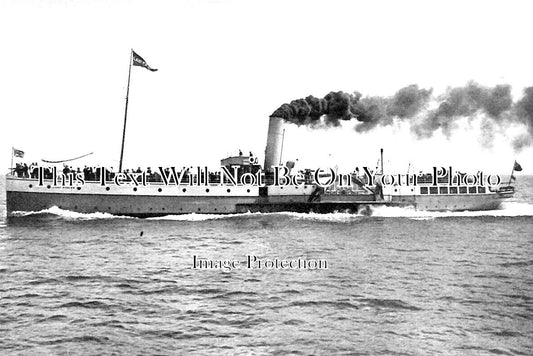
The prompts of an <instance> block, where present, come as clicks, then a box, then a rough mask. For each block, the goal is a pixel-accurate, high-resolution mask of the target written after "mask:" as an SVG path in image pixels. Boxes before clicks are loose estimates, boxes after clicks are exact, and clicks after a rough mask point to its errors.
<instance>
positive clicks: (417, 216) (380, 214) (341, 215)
mask: <svg viewBox="0 0 533 356" xmlns="http://www.w3.org/2000/svg"><path fill="white" fill-rule="evenodd" d="M49 215H53V216H57V217H59V218H63V219H67V220H97V219H136V218H134V217H129V216H121V215H112V214H109V213H100V212H97V213H78V212H74V211H70V210H64V209H60V208H58V207H56V206H54V207H52V208H49V209H44V210H41V211H14V212H11V213H10V215H9V216H10V217H33V216H37V217H38V216H49ZM260 216H282V217H283V216H285V217H288V218H291V219H298V220H313V221H324V222H354V221H361V220H363V219H365V220H366V219H373V218H408V219H412V220H431V219H436V218H454V217H481V216H493V217H519V216H533V204H529V203H520V202H504V203H502V206H501V209H498V210H483V211H468V210H467V211H424V210H416V209H414V208H413V207H393V206H373V207H371V213H370V214H369V213H368V212H365V213H364V214H353V213H345V212H335V213H329V214H319V213H295V212H278V213H257V212H256V213H251V212H248V213H241V214H196V213H191V214H180V215H165V216H160V217H152V218H147V219H146V220H170V221H191V222H195V221H208V220H224V219H236V218H238V219H242V218H254V217H260Z"/></svg>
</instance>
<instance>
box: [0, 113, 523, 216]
mask: <svg viewBox="0 0 533 356" xmlns="http://www.w3.org/2000/svg"><path fill="white" fill-rule="evenodd" d="M283 140H284V131H283V119H281V118H277V117H270V119H269V127H268V133H267V143H266V149H265V160H264V165H263V167H261V165H260V164H259V163H258V161H257V158H256V157H254V156H253V155H251V154H250V155H249V156H246V155H243V154H242V153H240V154H239V155H235V156H231V157H227V158H225V159H223V160H222V161H221V168H222V171H221V172H215V173H212V172H208V171H207V170H205V171H204V170H200V169H199V170H198V171H194V170H191V171H188V170H186V171H180V172H178V173H177V174H176V175H173V174H172V172H169V171H168V169H167V171H161V174H150V176H149V179H148V180H147V179H146V176H142V177H141V175H138V176H134V175H129V176H128V175H125V174H123V173H122V172H117V173H113V172H106V171H105V170H102V169H100V170H99V171H98V173H97V175H96V176H95V177H90V178H93V179H84V178H87V177H83V176H82V177H78V178H80V179H79V181H82V182H83V184H77V183H75V182H73V181H74V180H73V179H72V178H71V179H70V181H69V180H68V179H66V177H62V179H61V180H60V184H58V179H57V177H56V176H55V172H54V177H52V176H50V175H46V174H45V175H44V176H41V177H37V176H35V175H33V178H30V177H28V176H26V177H19V176H17V175H16V174H13V172H11V173H10V174H8V175H7V176H6V201H7V210H8V213H12V212H15V211H41V210H45V209H48V208H51V207H54V206H57V207H59V208H61V209H65V210H70V211H76V212H81V213H93V212H106V213H110V214H117V215H128V216H138V217H150V216H161V215H169V214H189V213H208V214H230V213H243V212H248V211H251V212H257V211H259V212H279V211H296V212H318V213H328V212H335V211H346V212H352V213H357V212H363V213H368V212H369V211H370V210H371V208H372V207H373V206H376V205H387V206H410V207H413V208H416V209H421V210H489V209H496V208H498V206H499V205H500V204H501V202H502V201H503V200H504V199H507V198H509V197H512V196H513V194H514V188H513V187H489V186H482V185H468V184H464V185H455V186H453V185H449V184H448V185H444V184H430V183H426V184H424V183H422V184H415V185H404V186H402V185H381V184H379V183H375V182H374V183H373V184H370V182H368V180H365V178H364V177H363V176H357V175H354V176H352V178H351V180H350V181H349V182H345V184H344V185H342V186H337V184H331V185H329V186H327V187H324V186H321V185H320V184H317V182H316V181H315V180H313V179H312V178H313V174H314V173H316V172H313V171H311V170H306V171H305V172H301V171H300V172H296V173H294V172H291V173H289V172H290V171H291V169H292V168H293V165H292V164H291V163H290V162H288V163H287V164H285V165H283V164H282V150H283ZM382 162H383V160H382ZM276 167H277V168H276ZM173 169H174V168H173ZM39 172H40V173H41V175H43V172H44V170H42V169H41V170H39ZM280 172H282V173H283V174H284V175H285V176H288V175H290V176H291V177H292V176H293V175H292V174H293V173H294V174H299V180H298V184H278V183H279V182H276V174H279V173H280ZM174 173H175V172H174ZM381 173H383V169H382V171H381ZM326 175H327V174H326ZM118 178H120V179H118ZM277 178H279V177H277ZM146 180H147V181H146ZM295 181H296V180H295Z"/></svg>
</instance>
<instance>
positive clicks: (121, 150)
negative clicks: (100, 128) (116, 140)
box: [118, 49, 133, 172]
mask: <svg viewBox="0 0 533 356" xmlns="http://www.w3.org/2000/svg"><path fill="white" fill-rule="evenodd" d="M132 57H133V49H131V51H130V68H129V71H128V89H127V90H126V108H125V110H124V130H123V131H122V148H121V149H120V162H119V165H118V171H119V172H122V158H123V157H124V141H125V140H126V120H127V118H128V97H129V95H130V78H131V59H132Z"/></svg>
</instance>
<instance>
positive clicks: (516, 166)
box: [513, 161, 522, 172]
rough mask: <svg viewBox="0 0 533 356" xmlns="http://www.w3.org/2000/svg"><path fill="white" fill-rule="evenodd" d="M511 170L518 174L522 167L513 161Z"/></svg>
mask: <svg viewBox="0 0 533 356" xmlns="http://www.w3.org/2000/svg"><path fill="white" fill-rule="evenodd" d="M513 170H514V171H517V172H520V171H521V170H522V166H521V165H520V164H518V162H517V161H514V167H513Z"/></svg>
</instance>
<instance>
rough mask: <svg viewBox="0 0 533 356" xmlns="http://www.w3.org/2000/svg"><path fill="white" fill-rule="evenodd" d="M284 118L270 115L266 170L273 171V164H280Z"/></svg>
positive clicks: (264, 167)
mask: <svg viewBox="0 0 533 356" xmlns="http://www.w3.org/2000/svg"><path fill="white" fill-rule="evenodd" d="M282 126H283V119H282V118H279V117H275V116H271V117H270V121H269V123H268V135H267V144H266V148H265V165H264V166H263V169H264V170H265V171H271V170H272V166H277V165H279V164H280V160H281V149H282V145H283V129H282Z"/></svg>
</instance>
